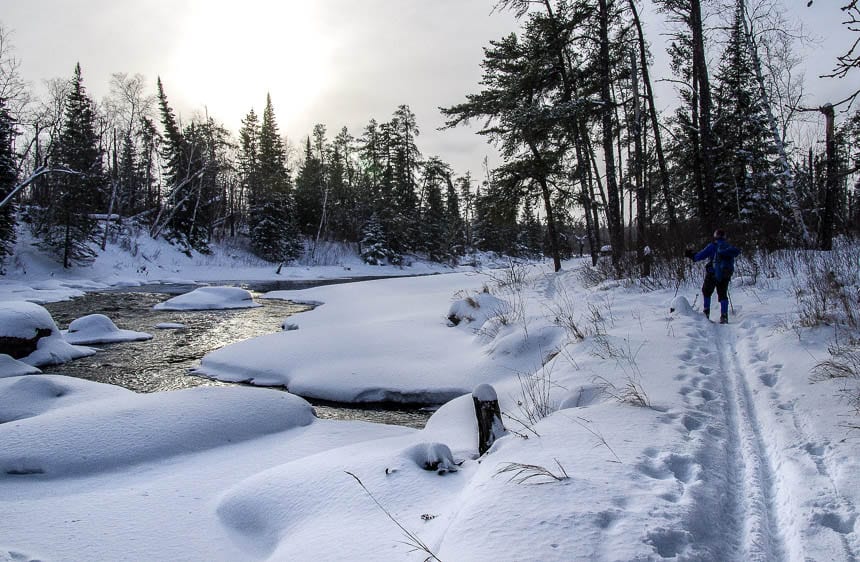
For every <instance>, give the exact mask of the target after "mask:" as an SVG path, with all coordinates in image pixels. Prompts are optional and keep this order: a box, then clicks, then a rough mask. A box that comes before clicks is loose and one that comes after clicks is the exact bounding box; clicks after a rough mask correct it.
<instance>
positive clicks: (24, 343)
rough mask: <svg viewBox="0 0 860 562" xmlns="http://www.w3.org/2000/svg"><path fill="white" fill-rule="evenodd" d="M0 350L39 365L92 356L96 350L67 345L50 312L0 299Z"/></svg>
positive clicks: (26, 303) (55, 363) (35, 305)
mask: <svg viewBox="0 0 860 562" xmlns="http://www.w3.org/2000/svg"><path fill="white" fill-rule="evenodd" d="M0 352H2V353H6V354H8V355H10V356H12V357H15V358H17V359H19V360H20V361H22V362H24V363H26V364H28V365H32V366H34V367H40V366H42V365H57V364H60V363H65V362H66V361H71V360H72V359H78V358H80V357H86V356H87V355H92V354H94V353H95V352H96V350H94V349H91V348H88V347H79V346H75V345H71V344H70V343H68V342H67V341H66V340H65V339H64V338H63V335H62V333H60V330H59V329H58V328H57V324H56V323H55V322H54V319H53V318H52V317H51V313H50V312H48V311H47V310H46V309H45V308H44V307H42V306H40V305H38V304H34V303H31V302H24V301H5V302H0Z"/></svg>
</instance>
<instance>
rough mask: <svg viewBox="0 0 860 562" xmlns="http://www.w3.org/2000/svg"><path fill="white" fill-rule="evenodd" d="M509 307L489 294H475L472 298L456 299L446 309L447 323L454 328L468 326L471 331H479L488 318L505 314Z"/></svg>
mask: <svg viewBox="0 0 860 562" xmlns="http://www.w3.org/2000/svg"><path fill="white" fill-rule="evenodd" d="M510 308H511V307H510V305H509V304H508V303H507V302H505V301H503V300H502V299H500V298H498V297H496V296H495V295H491V294H490V293H483V292H482V293H476V294H474V295H472V296H469V297H466V298H463V299H458V300H456V301H454V302H452V303H451V306H450V307H449V308H448V321H449V322H451V324H453V325H454V326H460V325H463V326H468V327H469V328H470V329H472V330H480V329H481V327H482V326H483V325H484V323H485V322H486V321H487V320H489V319H490V318H493V317H496V316H498V315H500V314H505V313H507V312H508V311H509V310H510Z"/></svg>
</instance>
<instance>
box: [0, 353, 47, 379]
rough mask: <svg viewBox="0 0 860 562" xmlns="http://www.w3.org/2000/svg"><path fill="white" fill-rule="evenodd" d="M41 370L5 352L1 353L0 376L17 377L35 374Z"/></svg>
mask: <svg viewBox="0 0 860 562" xmlns="http://www.w3.org/2000/svg"><path fill="white" fill-rule="evenodd" d="M41 372H42V371H40V370H39V369H37V368H36V367H33V366H32V365H28V364H26V363H24V362H23V361H18V360H17V359H13V358H12V357H11V356H9V355H6V354H5V353H0V378H3V377H17V376H20V375H35V374H37V373H41Z"/></svg>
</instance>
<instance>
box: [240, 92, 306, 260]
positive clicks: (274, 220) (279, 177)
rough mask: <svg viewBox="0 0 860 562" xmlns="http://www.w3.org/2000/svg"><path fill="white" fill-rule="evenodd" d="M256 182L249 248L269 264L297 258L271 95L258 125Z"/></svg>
mask: <svg viewBox="0 0 860 562" xmlns="http://www.w3.org/2000/svg"><path fill="white" fill-rule="evenodd" d="M258 173H259V183H258V185H257V187H256V188H255V189H253V190H252V193H253V198H252V201H253V204H252V206H251V209H250V216H249V220H248V222H249V226H250V235H251V248H252V249H253V251H254V253H255V254H257V255H258V256H260V257H262V258H263V259H267V260H269V261H276V262H277V261H280V262H284V261H288V260H290V259H294V258H296V257H298V255H299V254H300V253H301V252H300V250H301V244H300V240H299V237H298V231H297V229H296V226H295V206H294V204H293V199H292V197H293V193H292V184H291V180H290V172H289V170H288V169H287V155H286V150H285V148H284V141H283V140H282V139H281V135H280V133H279V132H278V124H277V121H276V120H275V110H274V107H273V105H272V97H271V95H267V96H266V108H265V109H264V110H263V121H262V124H261V125H260V139H259V172H258Z"/></svg>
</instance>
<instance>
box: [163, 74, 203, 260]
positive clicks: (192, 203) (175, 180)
mask: <svg viewBox="0 0 860 562" xmlns="http://www.w3.org/2000/svg"><path fill="white" fill-rule="evenodd" d="M157 85H158V104H159V108H160V110H161V124H162V126H163V127H164V137H163V143H162V160H163V162H164V176H165V180H166V183H167V185H168V189H167V195H166V197H165V204H164V208H163V209H162V213H160V215H159V218H158V219H156V221H155V224H154V225H153V230H152V234H153V235H154V236H157V235H158V234H160V233H161V231H162V230H163V229H166V230H167V234H168V237H169V239H170V240H171V241H172V242H174V243H176V244H178V245H179V246H180V247H181V248H183V250H184V251H185V252H186V253H187V254H189V255H190V253H191V250H197V251H199V252H203V253H206V252H208V251H209V228H210V226H211V224H207V222H206V221H207V216H206V215H207V214H208V213H206V212H205V210H206V209H205V207H206V206H208V204H209V203H210V202H211V199H210V197H211V196H212V195H213V194H212V193H209V190H210V188H212V187H213V182H212V181H211V175H212V174H213V173H214V170H213V169H211V168H210V165H212V164H213V163H212V162H211V161H210V160H209V157H210V155H211V151H212V150H213V149H214V147H212V146H208V145H207V143H210V141H213V140H214V136H215V135H214V131H213V129H214V127H213V124H212V123H211V122H209V123H204V124H203V125H202V126H200V125H198V124H196V123H193V122H192V123H191V124H190V125H188V126H187V127H186V128H185V130H182V129H181V128H180V126H179V123H178V121H177V119H176V116H175V114H174V112H173V109H172V108H171V107H170V104H169V103H168V101H167V96H166V95H165V93H164V88H163V86H162V84H161V78H159V79H158V82H157ZM210 144H211V143H210ZM207 175H208V176H209V178H207V177H206V176H207ZM201 206H202V208H201ZM161 215H164V216H161Z"/></svg>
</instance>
